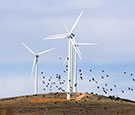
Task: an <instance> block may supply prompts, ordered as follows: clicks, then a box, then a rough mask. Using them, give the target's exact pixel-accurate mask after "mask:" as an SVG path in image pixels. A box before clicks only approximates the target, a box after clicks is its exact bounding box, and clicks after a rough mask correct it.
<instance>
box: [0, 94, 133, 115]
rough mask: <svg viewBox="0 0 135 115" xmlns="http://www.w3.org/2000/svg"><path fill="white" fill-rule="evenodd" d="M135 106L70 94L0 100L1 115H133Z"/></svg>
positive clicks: (101, 98)
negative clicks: (69, 96) (70, 96)
mask: <svg viewBox="0 0 135 115" xmlns="http://www.w3.org/2000/svg"><path fill="white" fill-rule="evenodd" d="M134 114H135V103H134V102H133V101H130V100H126V99H120V98H115V97H111V96H110V97H105V96H100V95H95V94H86V93H73V94H72V99H71V100H70V101H69V100H66V93H49V94H39V95H26V96H20V97H13V98H5V99H0V115H134Z"/></svg>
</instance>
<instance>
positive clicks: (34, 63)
mask: <svg viewBox="0 0 135 115" xmlns="http://www.w3.org/2000/svg"><path fill="white" fill-rule="evenodd" d="M35 65H36V57H35V59H34V62H33V66H32V71H31V77H32V76H33V72H34V68H35Z"/></svg>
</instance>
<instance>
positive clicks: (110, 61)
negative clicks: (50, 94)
mask: <svg viewBox="0 0 135 115" xmlns="http://www.w3.org/2000/svg"><path fill="white" fill-rule="evenodd" d="M134 5H135V1H134V0H130V1H129V0H68V1H66V0H59V1H54V0H49V1H43V0H0V25H1V26H0V40H1V42H0V89H1V92H0V98H4V97H10V96H19V95H26V94H33V93H34V77H30V74H31V68H32V63H33V60H34V56H33V55H32V54H31V53H30V52H28V51H27V49H26V48H24V47H23V46H22V44H21V42H22V41H23V42H24V43H26V44H27V45H28V46H29V47H30V48H31V49H33V50H34V51H35V52H36V53H38V52H40V51H44V50H46V49H49V48H53V47H56V50H54V51H51V52H48V53H46V54H44V55H41V56H40V58H39V93H46V92H43V91H42V88H43V86H42V83H41V80H42V75H41V74H40V72H41V71H44V74H45V75H46V76H55V75H56V73H59V74H62V75H63V78H64V79H65V80H66V79H67V74H63V69H64V68H65V65H63V62H64V60H65V58H66V57H67V54H68V40H66V39H61V40H44V41H43V40H42V38H45V37H47V36H48V35H55V34H63V33H66V30H65V28H64V25H67V27H68V28H69V29H71V27H72V25H73V24H74V22H75V20H76V18H77V17H78V16H79V14H80V12H81V11H84V13H83V15H82V17H81V19H80V21H79V23H78V25H77V26H76V28H75V30H74V34H75V35H76V37H75V39H76V41H77V42H96V43H98V45H96V46H80V47H79V48H80V50H81V53H82V60H79V59H78V69H79V68H81V69H83V70H84V72H83V73H84V76H85V78H86V79H90V78H92V76H93V75H94V76H95V78H96V79H99V81H100V82H101V83H100V85H103V84H104V83H106V82H107V83H110V84H111V83H112V82H113V83H117V84H119V89H118V90H116V91H114V94H115V95H116V94H119V95H120V96H121V97H123V98H128V99H132V100H135V97H134V92H128V91H127V93H125V94H123V95H122V94H121V93H120V91H119V90H120V89H123V90H127V89H126V87H128V86H129V85H130V86H131V87H133V88H135V85H134V82H132V81H131V79H132V78H131V76H130V74H131V73H133V75H134V74H135V72H134V68H135V54H134V53H133V51H134V50H135V45H134V42H135V39H134V38H135V32H134V30H135V13H134V12H135V7H134ZM59 57H61V58H62V59H61V60H60V59H59ZM89 69H92V70H93V75H92V76H91V75H90V74H91V73H89V72H88V71H89ZM102 69H104V70H105V71H106V74H109V75H110V76H111V77H110V78H109V79H106V81H102V80H101V79H100V76H101V74H102V73H101V70H102ZM124 71H127V76H124V75H123V72H124ZM123 77H124V78H123ZM132 77H134V78H135V76H132ZM78 83H79V85H78V91H80V92H84V91H87V90H88V91H90V92H91V91H95V92H97V93H99V94H103V93H102V92H100V91H97V89H96V88H95V87H96V85H95V84H92V83H91V84H90V83H87V81H85V80H84V81H83V82H82V81H81V80H80V79H79V73H78ZM86 84H87V85H86ZM63 87H65V88H66V85H65V86H63ZM88 87H89V88H88Z"/></svg>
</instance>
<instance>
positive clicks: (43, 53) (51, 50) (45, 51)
mask: <svg viewBox="0 0 135 115" xmlns="http://www.w3.org/2000/svg"><path fill="white" fill-rule="evenodd" d="M54 49H56V48H50V49H48V50H45V51H43V52H40V53H38V54H37V55H41V54H44V53H47V52H49V51H52V50H54Z"/></svg>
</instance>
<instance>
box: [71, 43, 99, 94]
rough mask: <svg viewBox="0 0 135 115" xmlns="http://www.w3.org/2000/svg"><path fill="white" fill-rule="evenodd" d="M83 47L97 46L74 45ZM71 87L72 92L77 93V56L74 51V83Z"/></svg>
mask: <svg viewBox="0 0 135 115" xmlns="http://www.w3.org/2000/svg"><path fill="white" fill-rule="evenodd" d="M74 42H75V41H74ZM83 45H97V43H76V42H75V47H78V46H83ZM78 49H79V48H78ZM79 51H80V50H79ZM73 86H74V87H73V92H75V93H76V92H77V55H76V51H75V52H74V82H73Z"/></svg>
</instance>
